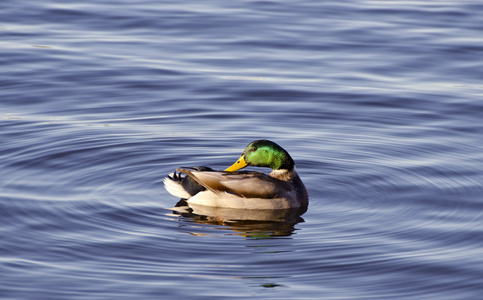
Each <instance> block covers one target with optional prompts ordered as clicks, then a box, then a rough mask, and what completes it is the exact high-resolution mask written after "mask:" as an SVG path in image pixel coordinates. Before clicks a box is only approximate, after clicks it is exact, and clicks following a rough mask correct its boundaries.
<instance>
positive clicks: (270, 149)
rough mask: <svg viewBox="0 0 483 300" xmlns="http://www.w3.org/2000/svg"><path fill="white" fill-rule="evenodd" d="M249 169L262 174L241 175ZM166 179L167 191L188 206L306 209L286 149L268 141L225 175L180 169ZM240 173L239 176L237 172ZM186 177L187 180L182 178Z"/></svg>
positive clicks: (258, 143)
mask: <svg viewBox="0 0 483 300" xmlns="http://www.w3.org/2000/svg"><path fill="white" fill-rule="evenodd" d="M246 166H254V167H268V168H271V169H272V172H270V174H269V175H267V174H264V173H261V172H252V171H238V170H240V169H243V168H245V167H246ZM176 171H178V172H179V174H177V173H176V172H174V173H172V174H170V176H168V177H166V178H165V179H164V186H165V188H166V190H167V191H168V192H169V193H170V194H171V195H173V196H176V197H179V198H183V199H186V201H187V203H188V204H190V203H191V204H195V205H196V204H197V205H206V206H212V207H223V208H236V209H288V208H306V207H307V205H308V193H307V190H306V188H305V186H304V184H303V182H302V180H301V179H300V177H299V176H298V174H297V171H296V170H295V164H294V161H293V159H292V157H290V155H289V154H288V152H287V151H285V149H283V148H282V147H280V146H279V145H277V144H275V143H274V142H271V141H268V140H257V141H254V142H251V143H250V144H249V145H248V146H247V147H246V148H245V150H244V151H243V153H242V155H241V157H240V158H239V159H238V160H237V161H236V162H235V163H234V164H233V165H232V166H230V167H229V168H227V169H226V170H225V171H214V170H213V169H211V168H208V167H194V168H180V169H176ZM237 171H238V172H237ZM181 173H182V174H185V175H186V176H182V175H181Z"/></svg>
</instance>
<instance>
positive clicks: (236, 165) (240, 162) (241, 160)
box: [225, 155, 248, 172]
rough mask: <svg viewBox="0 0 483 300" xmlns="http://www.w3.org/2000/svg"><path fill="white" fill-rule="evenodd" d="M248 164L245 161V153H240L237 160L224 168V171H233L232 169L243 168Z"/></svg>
mask: <svg viewBox="0 0 483 300" xmlns="http://www.w3.org/2000/svg"><path fill="white" fill-rule="evenodd" d="M247 165H248V164H247V162H246V161H245V155H242V156H241V157H240V158H239V159H238V160H237V161H236V163H234V164H233V165H231V166H230V167H229V168H228V169H226V170H225V171H227V172H234V171H238V170H240V169H243V168H244V167H246V166H247Z"/></svg>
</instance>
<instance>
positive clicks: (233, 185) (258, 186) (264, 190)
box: [177, 169, 293, 199]
mask: <svg viewBox="0 0 483 300" xmlns="http://www.w3.org/2000/svg"><path fill="white" fill-rule="evenodd" d="M177 171H178V172H181V173H183V174H186V175H187V176H188V177H189V178H191V179H192V180H194V181H195V182H196V183H198V184H200V185H202V186H203V187H205V188H206V189H208V190H210V191H212V192H214V193H222V192H226V193H230V194H235V195H238V196H241V197H245V198H263V199H271V198H279V197H284V196H285V195H286V194H287V193H290V192H291V191H292V190H293V188H292V185H291V184H290V183H289V182H286V181H282V180H278V179H276V178H272V177H270V176H268V175H266V174H263V173H260V172H224V171H215V172H200V171H195V170H188V169H177Z"/></svg>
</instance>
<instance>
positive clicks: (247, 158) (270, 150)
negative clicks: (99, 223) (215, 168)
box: [225, 140, 294, 172]
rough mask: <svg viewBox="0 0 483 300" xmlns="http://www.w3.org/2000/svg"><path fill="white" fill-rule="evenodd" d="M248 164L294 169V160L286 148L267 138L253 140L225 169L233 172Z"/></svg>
mask: <svg viewBox="0 0 483 300" xmlns="http://www.w3.org/2000/svg"><path fill="white" fill-rule="evenodd" d="M246 166H254V167H267V168H272V169H274V170H279V169H287V170H292V169H293V167H294V162H293V159H292V157H290V155H289V154H288V152H287V151H285V149H283V148H282V147H280V146H279V145H277V144H275V143H274V142H271V141H267V140H258V141H254V142H251V143H250V144H249V145H248V146H247V147H246V148H245V151H243V154H242V155H241V157H240V158H239V159H238V160H237V161H236V162H235V163H234V164H233V165H232V166H230V167H229V168H228V169H226V170H225V171H228V172H233V171H237V170H240V169H242V168H244V167H246Z"/></svg>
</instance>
